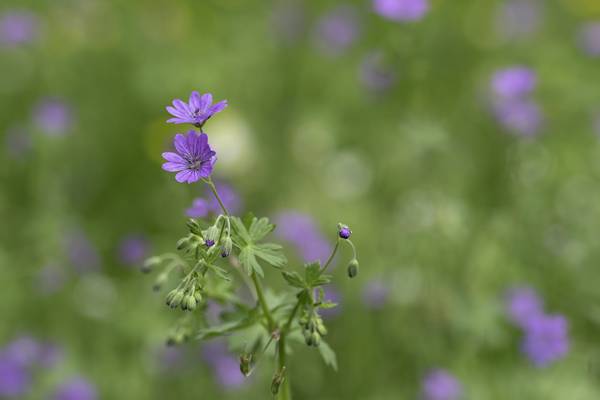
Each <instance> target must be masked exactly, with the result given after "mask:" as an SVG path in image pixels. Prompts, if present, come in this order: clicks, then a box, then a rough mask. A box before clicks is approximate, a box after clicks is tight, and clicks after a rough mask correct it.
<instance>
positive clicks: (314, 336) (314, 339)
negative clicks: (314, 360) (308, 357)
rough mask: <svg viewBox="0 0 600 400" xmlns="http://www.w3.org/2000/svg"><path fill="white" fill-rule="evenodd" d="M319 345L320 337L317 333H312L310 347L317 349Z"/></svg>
mask: <svg viewBox="0 0 600 400" xmlns="http://www.w3.org/2000/svg"><path fill="white" fill-rule="evenodd" d="M320 344H321V335H319V332H313V333H312V345H313V346H315V347H319V345H320Z"/></svg>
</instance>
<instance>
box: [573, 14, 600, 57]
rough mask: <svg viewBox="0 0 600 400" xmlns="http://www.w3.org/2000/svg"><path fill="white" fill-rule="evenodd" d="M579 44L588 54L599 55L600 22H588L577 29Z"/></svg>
mask: <svg viewBox="0 0 600 400" xmlns="http://www.w3.org/2000/svg"><path fill="white" fill-rule="evenodd" d="M578 40H579V46H580V47H581V48H582V49H583V51H585V52H586V53H587V54H588V55H589V56H592V57H600V22H590V23H587V24H585V25H583V26H582V27H581V29H580V30H579V38H578Z"/></svg>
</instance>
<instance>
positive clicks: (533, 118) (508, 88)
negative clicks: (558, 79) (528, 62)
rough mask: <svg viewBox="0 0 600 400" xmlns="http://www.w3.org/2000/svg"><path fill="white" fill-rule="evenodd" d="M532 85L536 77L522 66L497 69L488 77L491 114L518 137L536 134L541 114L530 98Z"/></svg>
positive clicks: (540, 122) (534, 84) (541, 117)
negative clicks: (491, 94)
mask: <svg viewBox="0 0 600 400" xmlns="http://www.w3.org/2000/svg"><path fill="white" fill-rule="evenodd" d="M536 84H537V76H536V74H535V73H534V72H533V71H532V70H531V69H529V68H526V67H522V66H514V67H509V68H505V69H501V70H499V71H496V73H495V74H494V76H493V77H492V80H491V88H492V93H493V99H492V102H493V110H494V115H495V116H496V119H497V120H498V121H499V122H500V123H501V124H502V125H503V126H504V127H505V128H506V129H507V130H508V131H509V132H511V133H514V134H517V135H521V136H533V135H535V134H537V133H538V132H539V129H540V127H541V124H542V120H543V116H542V111H541V109H540V107H539V106H538V104H537V103H536V102H535V101H534V100H533V99H532V98H531V93H532V92H533V90H534V89H535V87H536Z"/></svg>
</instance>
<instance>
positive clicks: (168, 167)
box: [162, 162, 188, 172]
mask: <svg viewBox="0 0 600 400" xmlns="http://www.w3.org/2000/svg"><path fill="white" fill-rule="evenodd" d="M187 167H188V166H187V164H181V163H175V162H166V163H164V164H163V165H162V169H164V170H165V171H167V172H179V171H183V170H184V169H186V168H187Z"/></svg>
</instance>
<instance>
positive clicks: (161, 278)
mask: <svg viewBox="0 0 600 400" xmlns="http://www.w3.org/2000/svg"><path fill="white" fill-rule="evenodd" d="M167 279H169V274H167V273H166V272H162V273H160V274H159V275H158V276H157V277H156V280H155V281H154V285H152V290H154V291H155V292H158V291H159V290H160V289H162V287H163V285H164V284H165V283H166V282H167Z"/></svg>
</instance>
